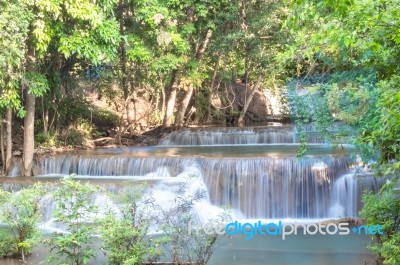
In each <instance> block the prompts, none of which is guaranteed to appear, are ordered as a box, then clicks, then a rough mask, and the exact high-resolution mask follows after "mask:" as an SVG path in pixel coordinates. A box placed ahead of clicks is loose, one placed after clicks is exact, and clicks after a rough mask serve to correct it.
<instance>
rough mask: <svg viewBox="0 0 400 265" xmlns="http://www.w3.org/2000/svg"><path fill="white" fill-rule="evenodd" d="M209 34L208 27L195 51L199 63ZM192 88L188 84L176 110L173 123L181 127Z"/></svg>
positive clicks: (209, 36) (208, 39) (210, 34)
mask: <svg viewBox="0 0 400 265" xmlns="http://www.w3.org/2000/svg"><path fill="white" fill-rule="evenodd" d="M211 36H212V30H211V29H208V30H207V33H206V36H205V38H204V40H203V42H202V44H201V46H200V48H199V50H198V51H197V52H196V60H197V62H198V63H199V64H200V63H201V61H202V60H203V57H204V53H205V51H206V48H207V45H208V42H209V41H210V39H211ZM193 90H194V86H193V84H190V85H189V88H188V90H187V91H186V93H185V96H184V97H183V100H182V104H181V107H180V109H179V111H178V115H177V119H176V121H175V124H176V125H177V126H178V127H182V126H183V120H184V119H185V113H186V110H187V108H188V106H189V102H190V99H191V98H192V95H193Z"/></svg>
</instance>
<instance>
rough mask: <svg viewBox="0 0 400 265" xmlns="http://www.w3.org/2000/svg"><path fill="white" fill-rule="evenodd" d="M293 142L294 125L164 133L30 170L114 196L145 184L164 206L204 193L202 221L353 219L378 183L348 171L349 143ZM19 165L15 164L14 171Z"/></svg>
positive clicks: (199, 207) (49, 159) (46, 161)
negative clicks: (142, 143) (155, 139)
mask: <svg viewBox="0 0 400 265" xmlns="http://www.w3.org/2000/svg"><path fill="white" fill-rule="evenodd" d="M306 129H307V130H310V134H309V135H310V137H309V141H311V142H312V141H315V142H321V141H322V139H321V137H320V135H318V134H314V133H315V132H314V131H313V128H312V126H308V127H307V128H306ZM313 137H314V138H313ZM297 138H298V132H297V130H296V128H294V127H292V126H272V127H253V128H207V129H205V128H201V129H185V130H182V131H177V132H173V133H171V134H169V135H167V136H166V137H164V138H163V139H162V140H161V142H160V145H159V146H152V147H128V148H112V149H103V150H101V149H100V150H89V151H76V152H74V153H59V154H55V155H52V156H41V157H38V158H37V159H36V160H35V165H34V172H35V175H36V177H37V178H38V179H40V178H43V177H44V178H46V179H49V178H54V177H55V178H59V177H60V176H64V175H70V174H76V175H77V177H78V178H80V179H92V180H93V181H97V182H99V181H100V182H101V183H102V184H101V185H103V184H104V185H106V186H107V189H108V190H113V191H114V192H116V193H117V192H118V191H119V189H120V184H118V183H119V181H120V180H126V179H129V180H134V181H137V182H147V183H149V184H150V188H149V189H150V190H151V192H152V193H153V194H154V196H155V199H156V201H157V202H158V203H159V204H160V205H162V206H163V207H166V208H168V206H169V205H171V203H173V202H171V199H172V198H175V197H176V196H182V195H184V196H192V195H195V194H198V193H203V194H204V197H202V198H201V200H199V201H198V203H196V206H195V210H196V212H197V213H198V217H199V219H200V220H203V221H204V220H206V219H208V218H212V217H215V216H216V215H218V214H219V213H221V211H222V209H230V211H231V212H232V213H233V216H234V217H236V218H245V219H254V218H263V219H280V218H292V219H305V218H307V219H314V218H318V219H320V218H338V217H356V216H357V213H358V211H359V209H360V207H361V194H362V190H363V189H364V188H369V189H376V188H377V187H379V185H380V182H379V181H378V180H376V179H375V180H374V179H373V178H372V177H363V178H360V177H358V176H355V175H354V174H353V170H352V169H351V164H352V160H351V159H350V156H349V154H348V152H349V150H350V149H351V148H349V146H345V149H340V150H339V151H334V150H333V149H332V147H331V146H330V145H329V144H323V143H314V144H310V145H309V147H308V149H309V150H308V152H307V154H306V155H305V156H303V157H301V158H298V157H297V156H296V154H297V148H298V147H299V144H297V143H296V142H297V141H298V139H297ZM310 139H311V140H310ZM172 145H174V146H172ZM180 145H182V146H180ZM19 166H20V165H19V164H18V163H17V162H16V163H15V164H14V165H13V167H12V168H13V169H12V170H11V171H13V172H14V171H15V172H17V171H18V168H19ZM182 185H185V186H187V189H186V191H185V193H184V194H181V193H180V192H181V191H180V187H181V186H182ZM3 187H5V188H8V189H10V190H15V189H18V187H19V186H18V185H16V186H13V185H11V184H8V186H7V185H4V184H3Z"/></svg>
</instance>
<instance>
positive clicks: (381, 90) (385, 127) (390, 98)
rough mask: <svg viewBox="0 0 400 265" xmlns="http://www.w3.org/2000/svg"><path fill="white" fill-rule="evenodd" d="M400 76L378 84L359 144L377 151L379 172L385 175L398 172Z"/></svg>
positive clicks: (399, 149) (399, 164)
mask: <svg viewBox="0 0 400 265" xmlns="http://www.w3.org/2000/svg"><path fill="white" fill-rule="evenodd" d="M399 84H400V76H398V75H394V76H392V78H390V79H389V80H383V81H381V82H379V84H378V102H377V108H376V109H375V112H374V113H373V115H372V116H371V119H369V120H368V122H367V123H366V124H365V126H364V128H363V134H362V137H361V138H360V139H359V140H360V142H361V143H364V144H366V145H369V146H372V147H373V148H374V149H375V150H377V151H379V154H378V155H379V157H378V162H379V164H380V166H381V170H380V171H384V172H383V173H384V174H385V175H388V174H396V173H397V172H399V170H400V162H399V158H400V146H399V145H400V139H399V137H398V136H399V135H400V114H399V113H400V109H399V106H400V85H399Z"/></svg>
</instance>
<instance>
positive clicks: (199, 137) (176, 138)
mask: <svg viewBox="0 0 400 265" xmlns="http://www.w3.org/2000/svg"><path fill="white" fill-rule="evenodd" d="M307 129H309V128H307ZM307 135H308V139H307V141H308V142H309V143H324V142H325V140H324V138H323V137H322V136H321V134H319V133H317V132H315V131H308V134H307ZM299 142H300V133H299V132H298V131H297V130H296V128H292V127H291V126H275V127H254V128H207V129H203V128H197V129H184V130H181V131H176V132H172V133H170V134H168V135H167V136H166V137H164V138H163V139H161V141H160V145H166V146H170V145H236V144H270V143H274V144H277V143H299Z"/></svg>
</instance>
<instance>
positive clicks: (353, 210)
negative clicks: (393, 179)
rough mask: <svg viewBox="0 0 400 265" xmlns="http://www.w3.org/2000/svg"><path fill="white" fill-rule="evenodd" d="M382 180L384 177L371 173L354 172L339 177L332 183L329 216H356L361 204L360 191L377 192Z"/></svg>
mask: <svg viewBox="0 0 400 265" xmlns="http://www.w3.org/2000/svg"><path fill="white" fill-rule="evenodd" d="M384 181H385V179H384V178H376V177H374V176H373V175H371V174H359V173H354V172H353V173H349V174H345V175H343V176H341V177H339V178H338V179H337V180H336V181H335V182H334V184H333V188H332V195H331V206H330V208H329V216H330V217H332V218H338V217H357V216H358V211H359V210H360V209H361V204H362V202H361V198H362V191H363V190H366V189H367V190H372V191H375V192H377V191H378V190H379V188H380V187H381V186H382V185H383V182H384Z"/></svg>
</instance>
